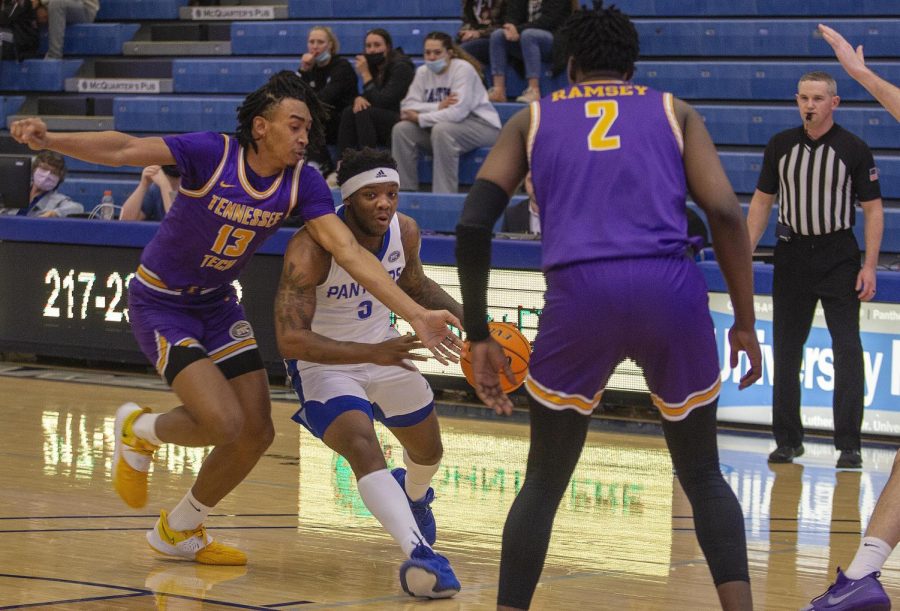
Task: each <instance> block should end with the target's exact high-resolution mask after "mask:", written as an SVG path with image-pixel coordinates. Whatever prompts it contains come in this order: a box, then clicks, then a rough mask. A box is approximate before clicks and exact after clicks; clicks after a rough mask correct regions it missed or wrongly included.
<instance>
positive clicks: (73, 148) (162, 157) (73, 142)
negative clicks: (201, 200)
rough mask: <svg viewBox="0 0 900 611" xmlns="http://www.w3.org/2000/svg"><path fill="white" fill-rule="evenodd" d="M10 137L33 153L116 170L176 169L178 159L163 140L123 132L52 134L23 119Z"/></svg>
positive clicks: (39, 124)
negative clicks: (44, 151)
mask: <svg viewBox="0 0 900 611" xmlns="http://www.w3.org/2000/svg"><path fill="white" fill-rule="evenodd" d="M9 131H10V133H11V134H12V137H13V138H14V139H15V140H16V142H21V143H22V144H27V145H28V146H29V147H30V148H31V149H32V150H35V151H39V150H42V149H47V150H50V151H56V152H57V153H60V154H63V155H68V156H69V157H74V158H76V159H81V160H83V161H89V162H91V163H99V164H101V165H108V166H113V167H118V166H123V165H135V166H141V167H146V166H148V165H174V164H175V158H174V157H172V153H171V152H170V151H169V147H168V146H166V143H165V142H164V141H163V139H162V138H159V137H152V138H136V137H135V136H129V135H128V134H123V133H122V132H112V131H109V132H51V131H48V130H47V125H46V124H45V123H44V122H43V121H42V120H40V119H37V118H29V119H20V120H18V121H16V122H14V123H13V124H12V125H11V126H10V128H9Z"/></svg>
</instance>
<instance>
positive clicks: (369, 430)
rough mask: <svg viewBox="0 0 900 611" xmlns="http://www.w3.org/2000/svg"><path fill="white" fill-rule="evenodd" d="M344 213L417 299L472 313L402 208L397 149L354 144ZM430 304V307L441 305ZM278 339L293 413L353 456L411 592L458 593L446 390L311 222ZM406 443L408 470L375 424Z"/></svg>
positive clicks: (288, 265) (301, 234) (281, 291)
mask: <svg viewBox="0 0 900 611" xmlns="http://www.w3.org/2000/svg"><path fill="white" fill-rule="evenodd" d="M338 184H339V186H340V189H341V198H342V199H343V200H344V205H343V207H342V208H340V209H339V210H338V215H339V216H340V217H341V218H342V219H343V220H344V222H345V223H346V224H347V226H348V227H349V228H350V230H351V232H352V233H353V235H354V237H355V238H356V239H357V240H358V241H359V243H360V244H361V245H362V246H363V248H367V249H368V250H369V251H371V252H372V253H373V254H374V255H375V257H376V258H377V259H379V260H380V261H381V263H382V265H384V268H385V270H386V271H387V273H388V274H389V275H390V276H391V277H392V278H394V279H395V280H396V282H397V284H398V286H399V287H400V288H401V289H403V290H404V291H405V292H406V293H407V294H408V295H409V296H410V297H412V298H413V300H414V301H416V302H417V303H420V304H422V305H424V306H426V307H431V306H434V307H438V304H440V307H439V309H443V308H446V309H447V310H449V311H450V312H452V313H454V314H455V315H457V317H459V318H461V317H462V306H461V305H460V304H459V303H457V302H456V301H455V300H454V299H453V298H452V297H450V295H448V294H447V293H446V292H444V290H443V289H441V288H440V287H439V286H438V285H437V284H436V283H435V282H434V281H432V280H430V279H429V278H428V277H427V276H426V275H425V273H424V271H423V269H422V262H421V260H420V259H419V247H420V244H421V239H420V236H419V227H418V226H417V225H416V222H415V221H414V220H413V219H411V218H409V217H408V216H406V215H404V214H399V213H397V198H398V191H399V189H400V179H399V175H398V173H397V164H396V162H395V161H394V160H393V159H392V158H391V156H390V154H389V153H388V152H382V151H375V150H372V149H363V150H362V151H351V150H348V151H346V152H345V153H344V158H343V159H342V161H341V166H340V170H339V171H338ZM429 304H430V305H429ZM275 329H276V335H277V339H278V347H279V349H280V351H281V354H282V356H284V357H285V359H286V365H287V369H288V374H289V375H290V378H291V382H292V384H293V386H294V390H295V391H296V392H297V395H298V397H299V398H300V409H299V410H298V411H297V413H296V414H294V416H293V419H294V420H295V421H296V422H298V423H299V424H301V425H303V426H304V427H306V428H307V429H309V431H310V432H312V434H313V435H315V436H316V437H318V438H320V439H322V441H324V442H325V444H326V445H327V446H328V447H330V448H331V449H333V450H334V451H335V452H337V453H339V454H340V455H341V456H343V457H344V458H346V459H347V461H348V462H349V463H350V467H351V468H352V469H353V473H354V475H356V480H357V486H358V488H359V494H360V496H361V497H362V500H363V502H364V503H365V504H366V507H367V508H368V509H369V511H370V512H372V515H374V516H375V517H376V518H377V519H378V521H379V522H381V524H382V526H384V528H385V530H387V531H388V532H389V533H390V534H391V536H392V537H393V538H394V539H395V540H396V541H397V543H398V544H399V545H400V547H401V548H402V549H403V552H404V553H405V554H406V556H407V558H408V559H407V560H406V562H404V563H403V565H402V566H401V568H400V583H401V585H402V587H403V589H404V590H405V591H406V592H407V593H408V594H410V595H411V596H422V597H427V598H447V597H450V596H453V595H454V594H456V593H457V592H458V591H459V589H460V585H459V581H458V580H457V578H456V576H455V575H454V573H453V569H452V568H451V567H450V563H449V562H448V561H447V559H446V558H445V557H444V556H441V555H439V554H436V553H434V551H432V549H431V546H432V545H433V544H434V541H435V538H436V529H435V522H434V516H433V515H432V513H431V507H430V504H431V501H432V500H433V499H434V490H433V489H432V488H431V487H430V483H431V479H432V477H433V476H434V474H435V473H436V472H437V470H438V467H439V465H440V460H441V455H442V452H443V447H442V445H441V433H440V427H439V425H438V420H437V417H436V414H435V412H434V395H433V394H432V392H431V387H430V386H429V385H428V382H427V381H426V380H425V378H424V377H422V374H420V373H419V371H418V370H417V369H416V368H415V366H414V365H413V364H412V361H414V360H425V359H426V357H425V356H421V355H418V354H414V353H413V352H412V351H413V350H415V349H419V348H422V347H423V345H422V343H421V342H420V341H419V340H418V339H417V338H416V337H415V336H412V335H407V336H401V335H400V334H399V333H398V332H397V330H396V329H395V328H394V327H392V326H391V321H390V310H389V309H388V308H387V307H386V306H385V305H384V304H382V303H381V302H380V301H378V300H377V299H375V298H374V297H373V296H372V295H371V294H370V293H368V292H367V291H366V289H364V288H363V287H362V286H360V284H359V283H358V282H356V281H355V280H354V279H353V278H352V277H351V276H350V275H349V274H348V273H347V271H346V270H344V269H343V268H341V267H340V266H339V265H338V264H337V263H336V262H335V261H334V259H333V257H332V256H331V255H330V254H329V253H328V251H326V250H325V249H323V248H322V247H321V246H319V245H318V244H316V242H315V241H314V240H313V239H312V237H310V235H309V234H308V232H306V231H304V230H303V229H301V230H300V231H298V232H297V233H296V235H294V237H293V238H292V239H291V241H290V243H289V244H288V247H287V250H286V252H285V256H284V269H283V272H282V275H281V281H280V284H279V287H278V294H277V296H276V298H275ZM376 418H377V419H378V420H379V421H381V422H382V423H384V424H385V425H386V426H387V427H388V428H389V429H390V430H391V432H392V433H393V434H394V435H395V436H396V437H397V439H398V440H399V441H400V443H401V444H402V445H403V460H404V463H405V464H406V469H394V470H393V471H388V469H387V464H386V462H385V458H384V454H383V452H382V449H381V445H380V444H379V442H378V438H377V437H376V434H375V428H374V427H373V419H376Z"/></svg>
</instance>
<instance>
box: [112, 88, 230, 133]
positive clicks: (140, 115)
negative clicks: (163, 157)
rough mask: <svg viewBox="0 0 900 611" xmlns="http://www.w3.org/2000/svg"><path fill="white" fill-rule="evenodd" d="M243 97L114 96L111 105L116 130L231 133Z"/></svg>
mask: <svg viewBox="0 0 900 611" xmlns="http://www.w3.org/2000/svg"><path fill="white" fill-rule="evenodd" d="M243 100H244V98H242V97H219V98H207V97H199V96H196V97H193V96H192V97H187V96H184V97H171V96H129V97H117V98H115V101H114V103H113V114H114V116H115V121H116V129H118V130H121V131H125V132H129V131H131V132H134V131H153V132H162V133H174V132H194V131H217V132H228V133H230V132H233V131H234V129H235V127H236V125H237V119H236V117H237V108H238V106H240V104H241V103H242V102H243Z"/></svg>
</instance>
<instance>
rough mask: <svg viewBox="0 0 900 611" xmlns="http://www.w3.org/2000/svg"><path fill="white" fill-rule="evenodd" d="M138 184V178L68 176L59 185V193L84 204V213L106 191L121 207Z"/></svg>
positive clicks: (97, 201) (97, 202)
mask: <svg viewBox="0 0 900 611" xmlns="http://www.w3.org/2000/svg"><path fill="white" fill-rule="evenodd" d="M67 166H68V164H67ZM69 169H70V170H71V167H69ZM138 182H139V177H138V176H129V177H127V178H113V177H111V176H103V177H102V178H101V177H86V176H69V177H67V178H66V180H64V181H63V184H62V185H60V187H59V191H60V193H65V194H66V195H68V196H69V197H71V198H72V199H74V200H75V201H77V202H80V203H82V204H84V209H85V211H90V210H92V209H93V207H94V206H96V205H97V204H99V203H100V198H102V197H103V192H104V191H106V190H107V189H109V190H110V191H112V196H113V201H114V202H115V203H116V205H119V206H121V205H122V204H123V203H125V200H126V199H128V196H129V195H131V193H132V191H134V189H135V188H136V187H137V186H138Z"/></svg>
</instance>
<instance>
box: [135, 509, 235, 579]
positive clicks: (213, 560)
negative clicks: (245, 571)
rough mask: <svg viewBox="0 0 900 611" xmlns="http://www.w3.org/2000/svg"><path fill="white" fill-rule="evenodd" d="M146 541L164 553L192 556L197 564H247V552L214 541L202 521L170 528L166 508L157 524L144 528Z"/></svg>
mask: <svg viewBox="0 0 900 611" xmlns="http://www.w3.org/2000/svg"><path fill="white" fill-rule="evenodd" d="M147 542H148V543H149V544H150V547H152V548H153V549H154V550H156V551H157V552H159V553H160V554H163V555H164V556H170V557H173V558H181V559H183V560H193V561H194V562H199V563H200V564H218V565H226V566H240V565H244V564H247V555H246V554H245V553H244V552H242V551H241V550H239V549H237V548H234V547H229V546H227V545H223V544H222V543H219V542H218V541H213V538H212V537H210V536H209V535H208V534H207V533H206V528H204V527H203V525H202V524H201V525H200V526H198V527H197V528H195V529H194V530H172V529H171V528H169V516H168V515H167V514H166V512H165V511H160V512H159V520H157V521H156V528H154V529H153V530H151V531H148V532H147Z"/></svg>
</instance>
